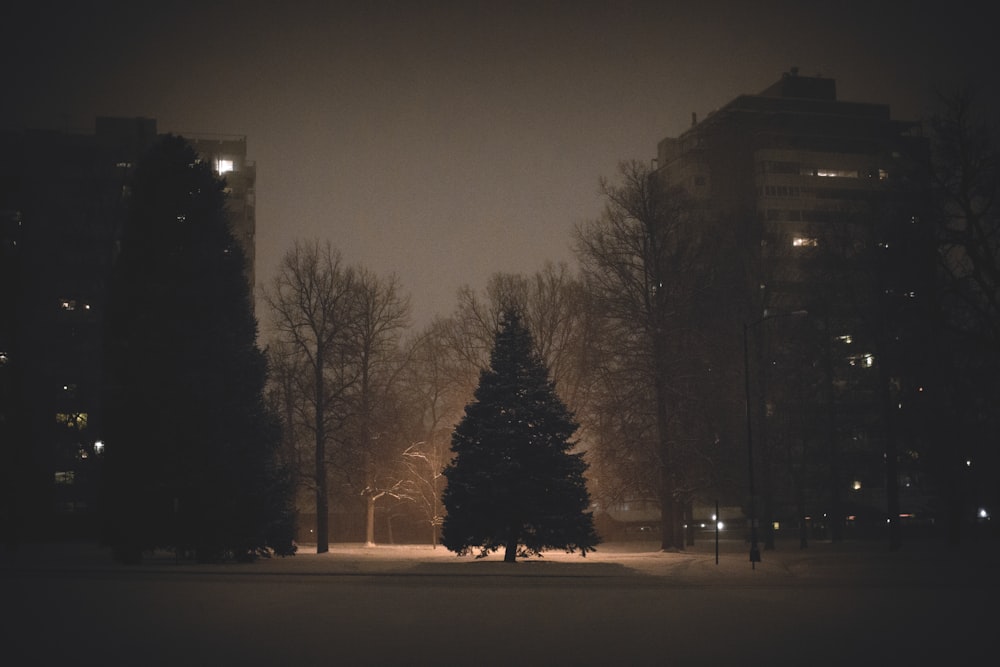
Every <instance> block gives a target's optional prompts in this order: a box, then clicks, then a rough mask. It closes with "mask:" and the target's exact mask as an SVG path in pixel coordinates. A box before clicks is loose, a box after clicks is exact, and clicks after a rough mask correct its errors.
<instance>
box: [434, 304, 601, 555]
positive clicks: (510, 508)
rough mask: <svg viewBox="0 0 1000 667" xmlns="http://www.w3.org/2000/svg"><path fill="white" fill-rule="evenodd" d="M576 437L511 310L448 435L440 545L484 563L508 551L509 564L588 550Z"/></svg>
mask: <svg viewBox="0 0 1000 667" xmlns="http://www.w3.org/2000/svg"><path fill="white" fill-rule="evenodd" d="M576 429H577V425H576V423H575V422H574V421H573V418H572V415H571V414H570V413H569V411H568V410H567V408H566V406H565V405H564V404H563V403H562V401H561V400H560V399H559V397H558V396H557V395H556V392H555V385H554V383H553V382H552V381H551V380H550V379H549V375H548V369H547V368H546V367H545V365H544V363H543V362H542V361H541V359H540V358H539V357H538V355H537V353H536V352H535V350H534V344H533V341H532V337H531V334H530V333H529V332H528V330H527V328H526V327H525V325H524V323H523V322H522V319H521V315H520V313H519V312H518V311H517V310H509V311H506V312H505V313H504V314H503V315H502V317H501V321H500V326H499V329H498V331H497V333H496V336H495V340H494V345H493V350H492V352H491V355H490V365H489V368H487V369H484V370H483V371H482V372H481V374H480V378H479V385H478V387H477V388H476V391H475V393H474V397H473V400H472V402H471V403H470V404H469V405H467V406H466V408H465V416H464V417H463V418H462V420H461V421H460V422H459V424H458V426H457V427H456V429H455V432H454V434H453V436H452V447H451V449H452V452H453V453H454V459H453V460H452V462H451V463H450V464H449V465H448V466H447V468H446V469H445V472H444V474H445V476H446V477H447V479H448V484H447V487H446V488H445V491H444V498H443V500H444V505H445V508H446V510H447V515H446V517H445V520H444V525H443V530H442V543H443V544H444V546H445V547H447V548H448V549H450V550H452V551H455V552H457V553H459V554H466V553H468V552H469V551H470V550H472V549H479V550H480V553H479V556H480V557H482V556H486V555H487V554H489V553H491V552H493V551H496V550H498V549H500V548H501V547H503V548H505V554H504V560H505V561H507V562H513V561H514V560H515V558H516V556H518V555H522V556H527V555H532V554H539V553H540V552H541V551H542V550H544V549H549V548H552V549H564V550H566V551H568V552H574V551H575V550H576V549H579V550H580V552H581V554H582V555H586V553H587V552H588V551H592V550H593V549H594V547H595V546H596V545H597V543H598V537H597V534H596V533H595V531H594V526H593V515H592V513H591V512H588V511H587V508H588V506H589V505H590V497H589V494H588V492H587V488H586V484H585V480H584V476H583V475H584V472H585V471H586V468H587V464H586V462H585V461H584V460H583V454H582V453H579V452H577V453H573V452H572V451H571V450H572V449H573V447H574V445H575V442H574V440H573V439H572V438H573V434H574V433H575V431H576Z"/></svg>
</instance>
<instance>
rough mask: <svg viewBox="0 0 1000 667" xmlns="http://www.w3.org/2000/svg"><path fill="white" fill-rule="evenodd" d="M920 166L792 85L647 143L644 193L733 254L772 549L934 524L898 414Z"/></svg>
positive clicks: (906, 383)
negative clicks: (675, 208)
mask: <svg viewBox="0 0 1000 667" xmlns="http://www.w3.org/2000/svg"><path fill="white" fill-rule="evenodd" d="M926 151H927V142H926V140H925V139H924V138H923V137H922V136H921V132H920V126H919V125H918V124H917V123H912V122H902V121H897V120H893V119H892V118H891V116H890V110H889V107H888V106H886V105H881V104H866V103H855V102H844V101H840V100H838V99H837V96H836V82H835V81H834V80H833V79H829V78H823V77H819V76H816V77H811V76H801V75H799V73H798V72H797V70H795V69H793V70H792V71H790V72H788V73H786V74H784V75H783V76H782V77H781V78H780V80H778V81H777V82H776V83H774V84H773V85H772V86H770V87H768V88H767V89H765V90H764V91H762V92H761V93H759V94H756V95H741V96H739V97H737V98H735V99H734V100H733V101H731V102H730V103H729V104H727V105H725V106H723V107H722V108H720V109H718V110H717V111H715V112H713V113H712V114H710V115H709V116H708V117H707V118H705V119H704V120H702V121H701V122H697V119H695V118H692V126H691V127H690V128H689V129H688V130H687V131H685V132H684V133H682V134H681V135H680V136H678V137H671V138H665V139H663V140H662V141H660V142H659V145H658V150H657V163H656V167H657V174H658V176H659V177H660V178H662V179H663V180H664V181H665V182H666V183H667V184H668V185H670V186H677V187H681V188H683V189H684V190H686V191H687V192H688V193H690V194H691V195H693V196H694V197H695V198H696V200H697V201H698V202H700V203H701V204H702V205H703V207H704V209H705V211H706V212H707V213H708V214H709V215H712V216H717V217H718V218H721V219H722V220H723V221H724V222H725V226H726V228H727V229H728V230H730V232H731V233H733V234H735V235H737V239H738V242H739V245H740V247H741V248H742V258H741V261H743V262H744V263H745V266H744V267H743V272H742V275H743V276H744V278H743V279H742V282H743V285H742V287H741V289H740V290H738V292H739V293H738V294H734V295H733V307H734V308H738V309H739V312H741V313H743V320H744V332H743V333H744V338H745V340H744V343H745V350H746V351H745V356H746V359H745V360H744V361H745V364H746V368H747V375H748V377H749V380H750V382H749V386H748V391H747V394H748V396H747V399H748V400H747V403H748V410H749V411H750V413H751V416H752V419H751V424H750V425H749V427H748V428H749V429H750V431H751V433H752V438H753V444H754V447H755V449H754V451H753V455H754V459H753V461H754V462H753V471H754V472H756V480H757V488H756V489H755V491H756V496H757V498H756V499H755V501H756V508H757V509H756V513H757V514H758V516H760V518H761V526H762V528H763V529H764V530H765V531H766V532H767V534H768V538H770V536H771V535H773V532H772V531H773V529H778V530H779V531H780V530H783V529H792V528H794V529H802V530H803V531H812V532H813V533H814V534H817V533H818V534H825V535H831V534H832V535H833V536H835V537H836V536H837V535H838V534H842V531H849V530H855V531H861V530H865V531H875V532H878V531H880V530H884V526H885V525H886V523H887V522H889V523H892V522H894V521H895V522H898V521H900V520H903V521H905V522H907V523H909V524H916V523H919V522H920V521H924V520H931V518H932V515H933V510H934V508H933V506H932V505H933V503H932V501H931V496H930V494H929V492H928V489H927V488H926V486H925V485H924V480H923V478H922V477H921V475H920V470H919V465H918V460H919V451H920V448H921V443H920V434H919V433H917V432H915V431H916V429H915V428H911V426H910V425H911V424H913V423H916V422H915V421H913V420H911V419H910V416H911V415H909V414H908V413H907V409H908V408H909V406H911V405H913V404H915V401H910V398H912V397H913V396H914V395H915V394H918V393H919V392H920V391H922V386H921V382H922V381H923V380H922V378H921V372H920V355H921V354H922V353H923V352H922V351H923V350H924V349H925V348H924V343H925V342H926V341H925V340H924V339H923V337H924V336H925V332H924V329H925V327H923V326H922V324H923V323H924V322H925V321H926V314H927V312H926V309H927V307H928V298H929V296H930V294H929V286H930V281H931V279H932V272H933V249H932V246H931V244H930V243H929V239H930V236H929V231H928V229H927V228H926V227H927V222H925V221H924V219H923V218H922V216H921V211H922V210H923V208H922V206H923V204H922V196H923V195H922V193H925V192H926V188H924V187H922V185H923V184H922V182H921V179H922V176H921V171H920V167H922V166H923V165H924V164H925V158H926ZM750 474H753V473H750ZM900 517H901V519H900ZM897 525H898V523H897ZM803 534H805V532H803Z"/></svg>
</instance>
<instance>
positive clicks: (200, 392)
mask: <svg viewBox="0 0 1000 667" xmlns="http://www.w3.org/2000/svg"><path fill="white" fill-rule="evenodd" d="M223 187H224V182H223V181H221V180H219V179H218V178H216V177H215V175H214V174H213V173H212V172H211V171H210V168H209V166H208V165H206V164H204V163H202V162H200V161H199V160H198V156H197V154H196V153H195V151H194V150H193V149H192V148H191V146H190V145H189V144H188V143H187V142H186V141H185V140H184V139H183V138H180V137H175V136H167V137H164V138H163V139H161V140H160V141H159V142H158V143H157V144H156V145H155V146H154V147H153V148H152V149H151V150H150V152H149V153H148V154H147V155H146V156H145V157H144V159H143V160H142V161H141V162H140V163H139V164H138V166H137V169H136V172H135V177H134V180H133V183H132V191H131V198H130V201H129V211H128V218H127V223H126V226H125V228H124V230H123V232H122V237H121V252H120V255H119V257H118V259H117V262H116V265H115V269H114V275H113V277H112V288H111V289H112V294H111V304H110V311H109V313H108V319H107V322H108V331H107V344H108V354H107V360H108V375H107V379H108V382H107V386H106V388H107V391H106V396H107V401H108V405H107V432H108V437H107V450H106V451H107V454H106V456H107V481H108V483H107V486H106V489H105V502H106V505H105V509H106V516H107V519H108V521H107V525H106V528H107V533H106V539H107V540H108V541H109V542H110V544H111V545H112V547H113V549H114V552H115V555H116V557H118V558H119V559H122V560H127V561H135V560H138V559H139V558H141V554H142V552H143V551H144V550H148V549H151V548H156V547H174V548H176V549H178V550H180V551H184V552H192V551H193V552H194V554H195V556H196V557H197V558H198V559H199V560H202V561H208V560H220V559H224V558H227V557H235V558H238V559H252V558H254V557H256V556H257V555H260V554H262V553H270V552H272V551H276V552H278V553H282V554H285V553H291V552H292V551H293V549H294V548H293V546H292V526H291V516H292V515H291V512H290V503H289V500H290V498H289V485H288V481H287V477H286V476H285V475H284V473H283V471H282V470H281V469H280V467H279V466H278V463H277V453H278V451H277V450H278V447H279V443H280V431H279V426H278V422H277V420H276V418H275V417H274V415H272V414H271V412H270V411H269V410H268V409H267V408H266V407H265V403H264V395H263V391H264V384H265V381H266V376H267V366H266V362H265V358H264V355H263V353H262V352H261V351H260V349H259V348H258V347H257V343H256V336H257V323H256V320H255V319H254V316H253V313H252V310H251V305H250V293H249V288H248V285H247V283H246V279H245V277H244V261H245V260H244V256H243V253H242V251H241V249H240V247H239V245H238V244H237V243H236V241H235V240H234V238H233V236H232V234H231V233H230V231H229V226H228V222H227V218H226V214H225V208H224V206H225V196H224V193H223Z"/></svg>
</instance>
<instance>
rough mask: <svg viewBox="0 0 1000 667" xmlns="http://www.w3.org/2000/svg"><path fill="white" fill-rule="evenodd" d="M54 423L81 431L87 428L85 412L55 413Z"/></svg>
mask: <svg viewBox="0 0 1000 667" xmlns="http://www.w3.org/2000/svg"><path fill="white" fill-rule="evenodd" d="M56 423H57V424H61V425H63V426H65V427H66V428H75V429H77V430H80V431H82V430H83V429H85V428H87V413H86V412H57V413H56Z"/></svg>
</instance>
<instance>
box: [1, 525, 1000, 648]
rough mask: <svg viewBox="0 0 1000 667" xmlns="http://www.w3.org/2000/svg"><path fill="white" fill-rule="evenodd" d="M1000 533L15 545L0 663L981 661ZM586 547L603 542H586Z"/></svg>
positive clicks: (991, 623) (8, 569)
mask: <svg viewBox="0 0 1000 667" xmlns="http://www.w3.org/2000/svg"><path fill="white" fill-rule="evenodd" d="M994 553H996V549H995V547H994V546H993V545H992V544H991V545H989V549H985V548H984V549H978V550H976V551H974V552H967V553H965V554H960V555H955V554H951V553H943V552H938V551H936V550H922V551H919V552H918V553H916V554H914V553H910V554H904V555H903V556H900V555H899V554H891V555H890V554H886V553H884V552H882V551H881V550H880V549H873V548H872V547H870V546H863V547H859V548H851V547H845V546H841V545H825V546H824V545H816V546H814V547H812V548H811V550H810V551H809V552H808V553H800V552H797V551H792V550H788V551H783V552H782V553H765V554H764V558H765V561H764V562H763V563H761V564H759V565H758V569H756V570H754V571H750V568H749V564H748V563H747V562H746V561H744V559H743V554H742V545H740V544H738V543H737V544H730V545H728V548H726V549H723V553H722V555H721V559H720V563H719V564H718V565H716V564H715V562H714V554H713V553H712V552H711V550H710V549H708V548H707V547H702V548H700V549H696V550H693V551H692V552H689V553H687V554H660V553H655V552H650V553H636V551H635V549H621V550H616V549H615V548H614V547H613V545H609V546H608V547H607V548H605V549H602V550H601V552H599V554H592V555H591V556H589V557H588V558H587V559H586V560H583V559H580V558H579V557H578V556H576V557H572V558H570V557H566V556H563V555H559V556H558V557H557V556H554V555H553V556H552V557H550V558H547V559H545V560H544V561H543V562H541V563H537V562H533V563H518V564H516V565H513V566H511V565H505V564H503V563H497V562H483V561H473V560H469V559H456V558H455V557H454V556H450V555H448V554H446V553H445V552H442V551H441V550H440V549H438V550H435V551H433V552H432V551H430V550H426V551H422V552H421V551H416V552H414V551H411V550H405V549H403V550H393V548H392V547H388V548H385V549H383V550H370V551H365V550H364V549H360V548H358V549H343V550H340V551H338V550H337V549H334V551H333V552H331V554H324V555H317V554H315V553H312V554H308V553H303V554H302V555H301V556H296V557H294V558H292V559H285V560H278V561H272V562H265V563H262V564H254V565H249V566H239V565H229V566H196V565H193V564H190V563H188V564H184V563H175V562H173V561H171V560H169V559H162V560H160V561H156V560H154V561H151V562H148V563H147V564H146V565H144V566H142V567H139V568H122V567H117V566H111V565H109V564H108V563H107V562H106V561H104V560H94V559H90V560H87V559H80V560H74V559H70V558H64V559H61V560H60V559H52V558H47V557H46V556H45V553H44V552H40V553H39V554H38V556H37V557H31V558H26V557H25V556H24V554H22V555H21V556H20V557H18V558H7V560H6V561H5V563H4V566H3V567H2V568H0V586H2V605H3V618H2V626H0V639H2V646H3V649H2V650H3V653H2V654H0V663H2V664H5V665H12V666H13V665H70V664H85V665H92V664H109V665H236V664H244V665H288V664H293V663H299V664H305V665H314V664H342V665H464V664H469V665H500V664H507V665H510V664H520V665H539V664H548V665H563V664H566V665H658V664H672V665H700V664H706V665H708V664H712V665H715V664H720V665H721V664H735V665H761V664H767V665H869V664H877V663H879V662H881V663H882V664H886V665H930V664H945V665H959V664H993V662H994V661H995V660H996V657H997V656H996V648H995V647H996V645H997V644H996V634H995V633H996V631H997V622H998V620H1000V615H998V612H997V611H996V609H997V607H996V600H997V596H998V593H1000V578H998V576H997V575H996V573H995V571H994V570H995V567H994V563H995V559H994V557H993V554H994ZM598 555H599V557H598V558H595V556H598Z"/></svg>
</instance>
